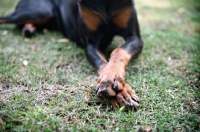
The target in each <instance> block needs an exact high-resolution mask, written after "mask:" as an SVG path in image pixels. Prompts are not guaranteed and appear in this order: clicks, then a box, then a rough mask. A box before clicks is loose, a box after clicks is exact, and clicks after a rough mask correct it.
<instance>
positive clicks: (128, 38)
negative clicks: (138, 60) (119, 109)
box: [97, 7, 143, 108]
mask: <svg viewBox="0 0 200 132" xmlns="http://www.w3.org/2000/svg"><path fill="white" fill-rule="evenodd" d="M130 9H131V10H130ZM128 11H130V15H132V16H131V17H129V16H128V15H125V17H124V15H123V14H121V13H122V12H123V13H124V12H128ZM127 16H128V18H127ZM126 19H127V20H126ZM113 23H114V24H116V26H118V27H119V28H120V29H123V30H121V31H123V33H122V36H123V37H124V39H125V43H124V44H123V45H122V46H120V47H119V48H116V49H115V50H113V52H112V53H111V56H110V60H109V62H108V63H107V65H106V66H105V67H104V68H103V69H100V70H99V71H98V73H99V79H98V82H97V94H98V95H99V96H101V97H103V98H106V99H107V100H110V102H111V103H112V105H113V106H114V107H116V106H118V104H119V105H120V106H128V107H131V108H137V107H138V106H139V104H138V103H139V98H138V97H137V96H136V94H135V92H134V90H132V89H131V87H130V86H129V85H128V84H127V83H126V82H125V68H126V66H127V65H128V63H129V61H130V60H131V58H134V57H136V56H137V55H138V54H139V53H140V52H141V50H142V47H143V43H142V40H141V39H140V33H139V27H138V22H137V18H136V13H135V12H134V9H133V10H132V7H130V8H125V9H122V11H121V12H120V11H119V12H117V14H116V15H115V16H114V19H113ZM110 95H112V96H113V95H116V98H114V99H113V98H110V97H111V96H110Z"/></svg>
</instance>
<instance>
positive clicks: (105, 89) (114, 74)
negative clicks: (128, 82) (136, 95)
mask: <svg viewBox="0 0 200 132" xmlns="http://www.w3.org/2000/svg"><path fill="white" fill-rule="evenodd" d="M124 77H125V71H124V69H123V68H120V66H119V67H118V66H113V65H109V64H108V65H107V66H106V67H105V68H104V69H103V70H102V71H101V72H100V76H99V79H98V81H97V87H96V93H97V95H98V96H100V97H103V98H104V99H106V100H110V99H111V98H113V97H115V96H116V95H117V93H118V92H120V91H121V90H122V89H123V85H124V84H125V83H124Z"/></svg>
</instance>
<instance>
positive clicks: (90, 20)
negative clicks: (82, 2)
mask: <svg viewBox="0 0 200 132" xmlns="http://www.w3.org/2000/svg"><path fill="white" fill-rule="evenodd" d="M81 13H82V16H83V20H84V22H85V24H86V26H87V28H88V29H89V30H91V31H96V30H97V28H98V26H99V25H100V24H101V22H102V21H103V17H102V16H101V15H100V14H99V13H97V12H95V11H93V10H90V9H88V8H86V7H83V6H82V7H81Z"/></svg>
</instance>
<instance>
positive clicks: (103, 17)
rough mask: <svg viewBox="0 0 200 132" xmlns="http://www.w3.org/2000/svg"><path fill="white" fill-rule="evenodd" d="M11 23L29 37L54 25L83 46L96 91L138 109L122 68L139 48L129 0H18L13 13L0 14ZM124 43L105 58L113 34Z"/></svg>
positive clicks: (0, 19) (136, 99)
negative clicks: (95, 75) (94, 77)
mask: <svg viewBox="0 0 200 132" xmlns="http://www.w3.org/2000/svg"><path fill="white" fill-rule="evenodd" d="M5 23H13V24H16V25H17V26H18V27H20V28H21V30H22V35H24V36H32V35H33V34H34V33H35V32H36V31H38V30H39V29H42V28H57V29H59V30H61V31H62V33H63V35H64V36H65V37H66V38H68V39H70V40H71V41H75V42H76V43H77V44H78V45H80V46H82V47H83V48H84V49H85V53H86V56H87V58H88V60H89V62H90V63H91V64H92V65H93V66H94V68H95V69H96V70H97V73H98V75H99V78H98V80H97V86H96V93H97V95H98V96H100V97H102V98H104V99H105V100H107V101H109V102H110V103H111V104H112V105H113V107H117V106H120V107H121V106H127V107H130V108H137V107H138V106H139V98H138V97H137V96H136V94H135V91H134V90H132V88H131V87H130V85H129V84H127V83H126V82H125V67H126V66H127V65H128V63H129V61H130V60H131V59H132V58H135V57H136V56H137V55H138V54H139V53H140V52H141V50H142V47H143V42H142V40H141V36H140V31H139V24H138V20H137V15H136V10H135V8H134V2H133V1H132V0H21V1H19V3H18V5H17V7H16V10H15V12H13V13H12V14H10V15H8V16H6V17H0V24H5ZM115 35H120V36H122V37H123V38H124V40H125V43H124V44H122V45H120V46H119V47H118V48H116V49H114V50H113V51H112V53H111V55H110V59H109V61H108V60H106V58H105V57H104V52H105V50H106V48H107V47H108V46H109V45H110V43H111V41H112V39H113V37H114V36H115Z"/></svg>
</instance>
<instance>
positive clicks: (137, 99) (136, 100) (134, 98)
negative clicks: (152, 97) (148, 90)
mask: <svg viewBox="0 0 200 132" xmlns="http://www.w3.org/2000/svg"><path fill="white" fill-rule="evenodd" d="M132 99H133V100H134V101H135V102H137V103H140V100H139V98H138V97H132Z"/></svg>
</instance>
